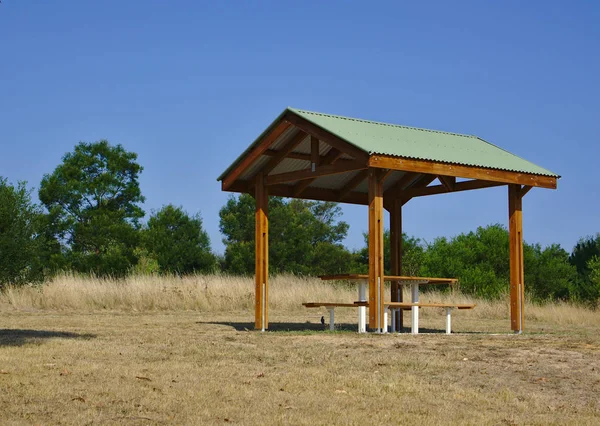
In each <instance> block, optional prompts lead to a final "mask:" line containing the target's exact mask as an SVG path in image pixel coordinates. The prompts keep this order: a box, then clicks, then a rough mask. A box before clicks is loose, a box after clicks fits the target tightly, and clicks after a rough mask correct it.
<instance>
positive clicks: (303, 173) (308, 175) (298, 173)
mask: <svg viewBox="0 0 600 426" xmlns="http://www.w3.org/2000/svg"><path fill="white" fill-rule="evenodd" d="M366 168H367V166H366V165H363V164H360V163H353V164H345V163H342V164H328V165H323V166H319V167H317V168H316V170H314V171H313V170H312V168H309V169H303V170H295V171H293V172H285V173H278V174H276V175H270V176H267V177H266V178H265V183H266V184H267V185H276V184H279V183H286V182H294V181H297V180H304V179H314V178H317V177H320V176H327V175H336V174H340V173H346V172H352V171H355V170H363V169H366ZM294 192H295V190H294Z"/></svg>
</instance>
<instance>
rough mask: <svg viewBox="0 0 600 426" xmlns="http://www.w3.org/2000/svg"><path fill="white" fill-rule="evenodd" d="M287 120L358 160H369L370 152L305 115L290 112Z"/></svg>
mask: <svg viewBox="0 0 600 426" xmlns="http://www.w3.org/2000/svg"><path fill="white" fill-rule="evenodd" d="M284 119H285V120H287V121H289V122H290V123H292V124H293V125H294V126H296V127H298V128H299V129H301V130H304V131H305V132H306V133H308V134H309V135H313V136H316V137H317V138H319V139H320V140H322V141H323V142H326V143H328V144H329V145H331V146H332V147H334V148H336V149H338V150H339V151H341V152H344V153H346V154H348V155H350V156H351V157H353V158H354V159H355V160H357V161H361V162H365V163H366V162H367V161H368V160H369V154H368V153H367V152H365V151H363V150H362V149H360V148H357V147H356V146H354V145H352V144H351V143H349V142H347V141H345V140H344V139H342V138H340V137H339V136H336V135H334V134H332V133H330V132H328V131H327V130H325V129H323V128H321V127H319V126H317V125H316V124H314V123H312V122H310V121H308V120H307V119H305V118H304V117H301V116H299V115H296V114H294V113H292V112H288V113H287V114H286V115H285V117H284Z"/></svg>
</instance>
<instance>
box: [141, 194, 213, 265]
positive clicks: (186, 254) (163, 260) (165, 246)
mask: <svg viewBox="0 0 600 426" xmlns="http://www.w3.org/2000/svg"><path fill="white" fill-rule="evenodd" d="M144 246H145V248H146V249H147V251H148V253H149V255H150V256H151V257H153V258H155V259H156V260H157V262H158V267H159V271H160V272H162V273H175V274H180V275H181V274H189V273H193V272H213V271H214V270H215V268H216V266H217V259H216V257H215V255H214V254H213V253H211V250H210V239H209V237H208V234H207V233H206V231H205V230H204V229H203V228H202V219H201V217H200V215H195V216H190V215H188V214H187V213H186V212H185V211H183V209H181V208H180V207H175V206H173V205H171V204H169V205H167V206H164V207H163V208H161V209H160V210H159V211H157V212H155V213H154V214H153V215H152V216H151V217H150V219H149V220H148V225H147V228H146V229H145V231H144Z"/></svg>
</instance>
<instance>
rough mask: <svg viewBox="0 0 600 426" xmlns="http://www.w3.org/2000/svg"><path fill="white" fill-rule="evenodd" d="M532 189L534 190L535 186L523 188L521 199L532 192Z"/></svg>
mask: <svg viewBox="0 0 600 426" xmlns="http://www.w3.org/2000/svg"><path fill="white" fill-rule="evenodd" d="M531 188H533V186H527V185H525V186H523V187H522V188H521V198H523V197H524V196H525V195H526V194H527V193H528V192H529V191H531Z"/></svg>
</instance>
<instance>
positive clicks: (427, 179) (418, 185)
mask: <svg viewBox="0 0 600 426" xmlns="http://www.w3.org/2000/svg"><path fill="white" fill-rule="evenodd" d="M436 179H437V176H435V175H423V176H421V177H420V178H419V180H417V182H415V183H413V184H412V185H411V187H410V189H415V190H417V189H422V188H426V187H427V185H429V184H430V183H431V182H433V181H434V180H436ZM407 192H408V190H406V191H404V193H401V194H400V196H401V198H402V205H404V204H406V203H408V202H409V201H410V200H411V198H412V197H411V196H410V195H408V194H407Z"/></svg>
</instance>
